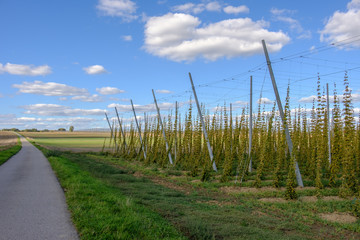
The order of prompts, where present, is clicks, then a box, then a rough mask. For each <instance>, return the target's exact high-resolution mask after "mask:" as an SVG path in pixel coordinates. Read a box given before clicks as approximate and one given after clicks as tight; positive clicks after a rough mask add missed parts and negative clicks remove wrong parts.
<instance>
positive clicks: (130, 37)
mask: <svg viewBox="0 0 360 240" xmlns="http://www.w3.org/2000/svg"><path fill="white" fill-rule="evenodd" d="M122 39H123V40H124V41H126V42H131V41H132V40H133V39H132V36H131V35H124V36H122Z"/></svg>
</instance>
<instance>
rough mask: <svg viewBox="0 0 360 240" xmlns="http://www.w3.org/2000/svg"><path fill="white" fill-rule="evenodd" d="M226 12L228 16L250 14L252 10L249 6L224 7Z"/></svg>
mask: <svg viewBox="0 0 360 240" xmlns="http://www.w3.org/2000/svg"><path fill="white" fill-rule="evenodd" d="M224 12H225V13H227V14H239V13H249V12H250V10H249V8H248V7H247V6H245V5H241V6H237V7H234V6H227V7H224Z"/></svg>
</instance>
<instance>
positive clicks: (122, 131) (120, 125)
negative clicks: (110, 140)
mask: <svg viewBox="0 0 360 240" xmlns="http://www.w3.org/2000/svg"><path fill="white" fill-rule="evenodd" d="M115 112H116V116H117V119H118V122H119V127H120V131H121V135H122V136H123V139H124V146H125V151H126V150H127V145H126V137H125V133H124V129H123V128H122V124H121V121H120V117H119V113H118V110H117V108H116V107H115Z"/></svg>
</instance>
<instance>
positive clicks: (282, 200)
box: [258, 198, 287, 203]
mask: <svg viewBox="0 0 360 240" xmlns="http://www.w3.org/2000/svg"><path fill="white" fill-rule="evenodd" d="M258 200H259V201H260V202H268V203H286V202H287V201H286V200H285V199H283V198H260V199H258Z"/></svg>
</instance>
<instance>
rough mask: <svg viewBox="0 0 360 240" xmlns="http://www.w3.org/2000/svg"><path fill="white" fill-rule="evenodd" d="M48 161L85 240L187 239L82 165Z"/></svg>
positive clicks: (53, 158) (55, 158)
mask: <svg viewBox="0 0 360 240" xmlns="http://www.w3.org/2000/svg"><path fill="white" fill-rule="evenodd" d="M48 155H49V154H48ZM48 159H49V162H50V164H51V166H52V168H53V169H54V171H55V173H56V175H57V176H58V179H59V180H60V183H61V185H62V187H63V188H64V190H65V195H66V199H67V203H68V206H69V209H70V211H71V213H72V219H73V221H74V223H75V226H76V228H77V230H78V232H79V234H80V237H81V239H184V237H182V235H181V234H180V233H179V232H178V231H177V230H176V229H175V228H174V227H173V226H172V225H171V224H169V223H168V222H166V221H165V219H163V218H162V217H161V216H159V215H158V214H157V213H155V212H153V211H151V210H149V209H147V208H146V207H144V206H141V205H140V204H137V203H136V202H135V201H134V200H133V199H132V198H131V197H129V196H124V195H123V194H122V193H121V192H120V191H119V190H118V189H117V188H115V187H112V186H109V185H108V184H107V183H105V182H103V181H100V180H98V179H95V178H94V177H92V176H91V175H90V174H89V173H88V172H86V171H84V170H83V169H81V167H79V165H78V164H76V163H74V162H71V161H70V160H68V159H67V158H65V157H62V156H50V157H48ZM116 174H118V175H123V174H125V172H123V171H120V170H119V171H117V172H116Z"/></svg>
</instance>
